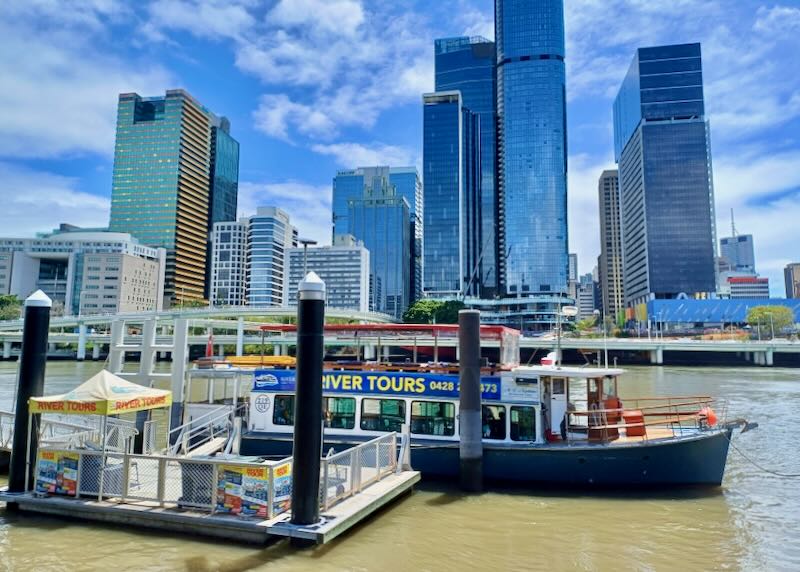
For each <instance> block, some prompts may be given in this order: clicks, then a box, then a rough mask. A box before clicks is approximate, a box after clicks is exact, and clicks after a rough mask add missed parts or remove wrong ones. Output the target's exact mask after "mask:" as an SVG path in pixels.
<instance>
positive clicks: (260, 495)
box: [217, 465, 269, 518]
mask: <svg viewBox="0 0 800 572" xmlns="http://www.w3.org/2000/svg"><path fill="white" fill-rule="evenodd" d="M268 487H269V473H268V470H267V467H266V466H243V465H220V466H219V468H218V470H217V512H227V513H230V514H238V515H241V516H258V517H263V518H266V517H267V503H268V500H267V498H268V490H269V489H268Z"/></svg>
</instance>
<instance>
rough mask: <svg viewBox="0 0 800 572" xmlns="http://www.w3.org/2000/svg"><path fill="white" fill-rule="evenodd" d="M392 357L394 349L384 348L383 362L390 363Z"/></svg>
mask: <svg viewBox="0 0 800 572" xmlns="http://www.w3.org/2000/svg"><path fill="white" fill-rule="evenodd" d="M391 357H392V348H391V347H390V346H383V361H389V360H390V359H391Z"/></svg>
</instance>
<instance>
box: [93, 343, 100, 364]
mask: <svg viewBox="0 0 800 572" xmlns="http://www.w3.org/2000/svg"><path fill="white" fill-rule="evenodd" d="M101 347H102V344H101V343H100V342H95V343H93V344H92V359H93V360H94V361H97V360H99V359H100V348H101Z"/></svg>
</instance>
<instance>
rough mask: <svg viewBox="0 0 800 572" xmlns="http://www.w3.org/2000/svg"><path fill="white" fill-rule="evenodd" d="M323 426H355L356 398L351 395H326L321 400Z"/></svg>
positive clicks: (348, 427) (342, 427)
mask: <svg viewBox="0 0 800 572" xmlns="http://www.w3.org/2000/svg"><path fill="white" fill-rule="evenodd" d="M322 411H323V413H324V415H325V427H330V428H332V429H352V428H353V427H355V426H356V400H355V399H354V398H352V397H326V398H324V399H323V402H322Z"/></svg>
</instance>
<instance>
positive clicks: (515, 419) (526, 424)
mask: <svg viewBox="0 0 800 572" xmlns="http://www.w3.org/2000/svg"><path fill="white" fill-rule="evenodd" d="M511 440H512V441H536V409H534V408H533V407H513V406H512V407H511Z"/></svg>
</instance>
